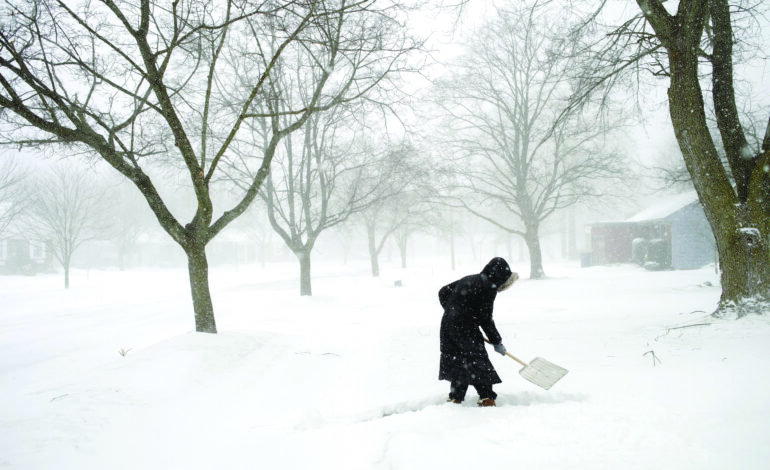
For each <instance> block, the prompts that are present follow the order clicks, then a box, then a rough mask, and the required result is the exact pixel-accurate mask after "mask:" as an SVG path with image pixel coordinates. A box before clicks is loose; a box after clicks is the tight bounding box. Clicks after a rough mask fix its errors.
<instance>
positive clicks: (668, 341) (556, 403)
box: [0, 261, 770, 470]
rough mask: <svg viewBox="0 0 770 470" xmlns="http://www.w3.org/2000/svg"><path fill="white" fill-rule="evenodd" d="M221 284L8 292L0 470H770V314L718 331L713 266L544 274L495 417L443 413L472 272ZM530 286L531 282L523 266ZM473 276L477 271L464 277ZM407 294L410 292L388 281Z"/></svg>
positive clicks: (514, 334) (19, 284) (230, 273)
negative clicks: (448, 326)
mask: <svg viewBox="0 0 770 470" xmlns="http://www.w3.org/2000/svg"><path fill="white" fill-rule="evenodd" d="M443 264H444V263H438V262H437V263H435V264H432V265H428V266H422V267H418V268H413V269H409V270H401V269H384V270H383V276H382V277H381V278H379V279H374V278H371V277H370V276H367V274H366V267H365V266H358V267H351V266H347V267H342V266H340V267H334V266H331V267H330V266H324V265H320V264H319V265H318V266H316V267H315V272H314V285H313V288H314V292H315V295H314V296H313V297H300V296H299V295H298V286H297V280H296V274H297V273H296V267H295V266H294V265H293V264H291V265H285V266H284V265H274V266H269V267H268V268H267V269H260V268H243V267H241V268H229V269H212V272H211V287H212V292H213V298H214V304H215V309H216V313H217V322H218V328H219V331H220V333H219V334H218V335H207V334H199V333H194V332H192V330H193V326H192V325H193V318H192V311H191V301H190V296H189V292H188V281H187V277H186V270H168V271H160V270H155V271H152V270H145V271H131V272H111V271H107V272H95V271H90V272H87V271H81V272H75V273H74V274H73V278H72V287H71V288H70V289H69V290H64V289H63V288H62V287H61V284H62V279H61V276H58V275H51V276H36V277H21V276H19V277H13V276H4V277H1V278H0V298H2V307H0V468H2V469H5V468H9V469H24V470H31V469H56V470H64V469H78V470H82V469H228V470H232V469H278V468H280V469H380V468H382V469H430V468H440V469H455V468H458V469H459V468H470V467H473V468H485V467H486V468H499V469H503V468H518V469H617V468H622V469H624V470H631V469H640V470H649V469H656V470H661V469H672V470H673V469H676V470H681V469H698V470H701V469H741V470H751V469H765V468H767V465H768V462H770V446H768V445H767V443H768V436H770V367H769V366H768V358H770V320H768V316H767V315H763V316H757V315H751V316H748V317H745V318H743V319H741V320H715V319H713V318H711V317H710V316H709V315H708V312H711V311H712V310H713V309H714V307H715V305H716V302H717V300H718V298H719V294H720V290H719V287H718V276H717V275H716V274H715V273H714V268H713V267H710V268H704V269H701V270H694V271H663V272H649V271H645V270H643V269H641V268H638V267H635V266H613V267H592V268H583V269H581V268H577V267H572V266H569V265H563V266H553V265H551V266H546V268H547V270H548V274H549V275H550V278H549V279H548V280H544V281H530V280H527V279H523V280H521V281H519V282H518V283H517V284H515V285H514V286H513V287H512V288H511V289H509V290H508V291H507V292H505V293H503V294H501V295H500V296H499V297H498V300H497V303H496V307H495V319H496V321H497V325H498V328H499V330H500V332H501V333H502V335H503V338H504V343H505V345H506V346H507V347H508V349H509V351H510V352H512V353H513V354H515V355H517V356H518V357H520V358H522V359H524V360H531V359H532V358H534V357H536V356H541V357H544V358H546V359H548V360H550V361H552V362H555V363H556V364H559V365H561V366H564V367H566V368H567V369H569V370H570V372H569V374H568V375H567V376H566V377H565V378H564V379H562V381H561V382H559V383H557V384H556V385H555V386H554V387H553V388H552V389H551V390H550V391H544V390H541V389H538V388H537V387H536V386H534V385H532V384H531V383H529V382H527V381H525V380H523V379H522V378H521V377H520V376H519V374H518V370H519V368H520V366H519V365H518V364H516V363H515V362H514V361H512V360H511V359H509V358H507V357H503V356H500V355H497V354H496V353H494V352H493V351H491V349H490V351H491V354H490V356H491V357H492V361H493V362H494V364H495V366H496V368H497V369H498V372H499V373H500V375H501V377H503V380H504V382H503V384H501V385H498V386H496V388H495V389H496V391H497V392H498V393H499V395H500V396H499V398H498V407H497V408H484V409H481V408H478V407H476V406H475V400H476V398H477V397H476V396H475V393H474V391H473V389H472V388H471V390H469V392H468V397H467V400H466V402H465V403H464V404H463V405H460V406H458V405H453V404H448V403H445V402H444V400H445V398H446V394H447V392H448V384H447V383H446V382H439V381H438V380H437V379H436V377H437V374H438V330H439V322H440V318H441V313H442V312H441V309H440V308H439V306H438V301H437V291H438V289H439V288H440V287H441V286H442V285H444V284H446V283H448V282H450V281H453V280H455V279H456V278H458V277H460V276H462V275H464V274H468V273H470V272H471V271H477V270H480V269H481V267H482V266H483V264H484V262H483V261H480V262H479V263H478V269H475V268H476V267H475V266H474V268H469V269H466V270H465V271H463V272H450V271H448V270H446V269H445V268H444V265H443ZM513 267H514V269H518V270H519V271H520V272H524V273H526V266H516V265H515V264H514V266H513ZM466 271H467V272H466ZM395 280H400V281H402V284H403V287H394V281H395Z"/></svg>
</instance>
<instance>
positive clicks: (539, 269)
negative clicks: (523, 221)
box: [524, 227, 545, 279]
mask: <svg viewBox="0 0 770 470" xmlns="http://www.w3.org/2000/svg"><path fill="white" fill-rule="evenodd" d="M524 241H525V242H526V243H527V249H528V250H529V278H530V279H543V278H545V271H544V270H543V253H542V251H541V249H540V235H538V228H537V227H527V229H526V233H525V236H524Z"/></svg>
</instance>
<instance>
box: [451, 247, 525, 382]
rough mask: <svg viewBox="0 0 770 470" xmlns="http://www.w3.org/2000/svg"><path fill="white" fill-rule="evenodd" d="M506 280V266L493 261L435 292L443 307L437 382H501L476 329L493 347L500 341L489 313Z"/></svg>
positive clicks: (506, 264)
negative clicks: (476, 271)
mask: <svg viewBox="0 0 770 470" xmlns="http://www.w3.org/2000/svg"><path fill="white" fill-rule="evenodd" d="M510 276H511V268H510V267H509V266H508V263H507V262H506V261H505V260H504V259H502V258H494V259H492V261H490V262H489V263H488V264H487V265H486V267H484V269H483V270H482V271H481V273H479V274H472V275H470V276H465V277H464V278H462V279H460V280H457V281H455V282H453V283H451V284H448V285H446V286H444V287H442V288H441V289H440V290H439V293H438V297H439V302H440V303H441V306H442V307H444V316H443V317H442V318H441V363H440V368H439V377H438V378H439V380H449V381H455V382H462V383H465V384H497V383H500V382H502V380H500V376H498V375H497V372H496V371H495V368H494V367H493V366H492V362H491V361H490V360H489V355H488V354H487V349H486V347H485V345H484V337H483V336H482V334H481V331H479V328H481V329H482V330H484V333H485V334H486V336H487V338H488V339H489V341H491V342H492V343H493V344H498V343H501V342H502V341H503V340H502V338H501V337H500V333H498V331H497V327H496V326H495V321H494V320H493V319H492V309H493V306H494V302H495V297H497V288H498V286H502V285H503V284H504V283H505V282H506V281H507V280H508V278H509V277H510Z"/></svg>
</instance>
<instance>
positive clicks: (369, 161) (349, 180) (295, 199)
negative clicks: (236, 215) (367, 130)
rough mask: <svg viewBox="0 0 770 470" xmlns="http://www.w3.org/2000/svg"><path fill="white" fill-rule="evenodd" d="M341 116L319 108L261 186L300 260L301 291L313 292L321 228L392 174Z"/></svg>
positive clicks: (368, 200) (364, 201)
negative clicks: (314, 255) (313, 260)
mask: <svg viewBox="0 0 770 470" xmlns="http://www.w3.org/2000/svg"><path fill="white" fill-rule="evenodd" d="M340 111H342V110H341V109H340ZM343 118H344V116H341V115H339V114H337V113H325V114H317V115H315V116H313V118H312V119H310V120H308V122H307V123H306V124H305V126H304V127H303V129H302V132H299V133H297V135H296V138H288V139H286V140H285V148H284V152H282V154H281V155H280V159H278V160H277V161H276V163H277V167H276V168H275V170H274V171H273V172H271V174H270V175H269V176H268V179H267V182H266V184H265V187H264V188H263V192H262V194H263V197H264V199H265V202H266V205H267V213H268V218H269V220H270V224H271V225H272V227H273V229H274V230H275V231H276V233H278V235H279V236H280V237H281V239H283V241H284V243H286V246H287V247H288V248H289V249H290V250H291V251H292V252H293V253H294V254H295V255H296V256H297V259H298V260H299V264H300V295H312V286H311V253H312V250H313V247H314V246H315V243H316V241H317V240H318V237H319V236H320V235H321V233H323V232H324V231H326V230H328V229H330V228H332V227H334V226H336V225H338V224H341V223H343V222H345V221H346V220H347V219H348V218H349V217H350V216H351V215H352V214H355V213H358V212H360V211H361V210H363V209H364V208H366V207H367V206H369V205H370V204H372V201H373V200H375V198H376V197H377V195H378V193H379V190H378V188H379V187H380V185H381V184H380V182H382V181H387V178H388V177H387V175H386V174H384V173H385V172H384V171H383V168H384V166H383V165H382V161H381V160H382V157H378V156H377V155H376V154H373V153H372V152H370V149H369V148H368V147H367V146H366V145H365V144H363V143H362V140H361V139H360V135H358V134H357V133H352V134H349V133H348V131H349V129H350V124H351V122H352V121H350V120H345V119H343Z"/></svg>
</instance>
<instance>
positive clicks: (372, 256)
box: [366, 223, 380, 277]
mask: <svg viewBox="0 0 770 470" xmlns="http://www.w3.org/2000/svg"><path fill="white" fill-rule="evenodd" d="M366 233H367V237H368V239H369V261H370V264H371V266H372V276H373V277H379V276H380V260H379V253H377V240H375V233H374V224H371V223H367V224H366Z"/></svg>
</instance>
